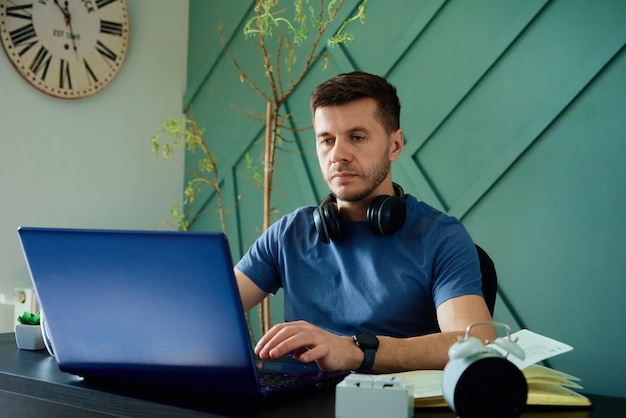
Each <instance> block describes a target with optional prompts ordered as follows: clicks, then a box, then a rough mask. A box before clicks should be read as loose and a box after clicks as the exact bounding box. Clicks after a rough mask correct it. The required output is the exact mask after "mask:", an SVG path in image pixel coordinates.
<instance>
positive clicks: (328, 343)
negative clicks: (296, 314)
mask: <svg viewBox="0 0 626 418" xmlns="http://www.w3.org/2000/svg"><path fill="white" fill-rule="evenodd" d="M437 317H438V321H439V325H440V328H441V331H442V332H441V333H434V334H429V335H424V336H419V337H410V338H392V337H384V336H379V337H378V338H379V340H380V346H379V348H378V351H377V353H376V360H375V362H374V367H373V369H372V370H373V372H374V373H394V372H400V371H407V370H418V369H442V368H443V367H444V366H445V365H446V363H447V362H448V349H449V348H450V346H451V345H452V344H454V343H455V342H456V341H457V337H458V336H462V335H464V334H465V329H466V328H467V326H468V325H470V324H472V323H474V322H480V321H490V320H491V316H490V315H489V311H488V309H487V306H486V304H485V301H484V300H483V298H482V297H480V296H478V295H465V296H459V297H456V298H453V299H449V300H447V301H446V302H444V303H442V304H441V305H440V306H439V308H438V309H437ZM472 331H473V333H472V336H475V337H478V338H479V339H480V340H482V341H484V340H486V339H494V338H495V330H494V329H493V327H490V326H486V327H477V328H475V329H473V330H472ZM255 352H256V353H257V355H259V357H261V358H262V359H275V358H280V357H283V356H285V355H289V354H291V355H293V356H294V357H296V358H298V359H299V360H300V361H303V362H310V361H315V362H317V364H318V366H319V367H320V368H321V369H322V370H326V371H332V370H356V369H358V368H359V366H360V365H361V362H362V361H363V352H362V351H361V349H359V348H358V347H357V346H356V344H355V343H354V342H353V341H352V337H350V336H339V335H335V334H332V333H330V332H328V331H325V330H322V329H320V328H318V327H316V326H314V325H312V324H309V323H308V322H304V321H296V322H289V323H283V324H278V325H276V326H274V327H272V329H270V330H269V331H268V332H267V334H265V335H264V336H263V337H262V338H261V339H260V340H259V343H258V344H257V346H256V347H255Z"/></svg>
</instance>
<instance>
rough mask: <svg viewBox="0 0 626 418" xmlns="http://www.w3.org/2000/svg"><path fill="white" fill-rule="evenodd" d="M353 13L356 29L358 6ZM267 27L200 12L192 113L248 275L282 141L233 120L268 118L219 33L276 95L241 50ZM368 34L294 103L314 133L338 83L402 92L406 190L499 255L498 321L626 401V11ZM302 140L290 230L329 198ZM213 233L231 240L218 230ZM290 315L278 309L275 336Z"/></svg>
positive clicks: (279, 188)
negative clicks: (327, 86)
mask: <svg viewBox="0 0 626 418" xmlns="http://www.w3.org/2000/svg"><path fill="white" fill-rule="evenodd" d="M346 3H347V5H348V6H347V7H345V10H344V11H343V17H345V16H347V15H348V14H350V13H351V12H352V10H351V8H353V7H354V6H355V5H356V3H357V2H356V0H350V1H347V2H346ZM250 13H251V8H250V1H244V0H237V1H228V2H218V1H200V0H191V2H190V18H189V19H190V20H189V54H188V56H189V58H188V88H187V92H186V95H185V103H186V104H190V105H192V107H193V111H194V114H195V116H196V118H197V119H198V122H199V124H200V126H202V127H204V128H206V133H205V135H206V137H207V138H208V139H209V143H210V146H211V149H212V151H213V153H214V154H215V155H216V156H217V158H218V167H219V170H220V174H221V177H222V180H223V182H222V187H223V193H224V196H225V198H226V200H227V206H229V207H232V208H233V210H232V212H230V213H229V215H228V228H229V238H230V241H231V245H232V250H233V256H234V258H235V259H237V258H238V257H239V256H241V254H242V253H243V252H244V251H245V249H246V248H247V247H248V246H249V245H250V243H251V242H252V241H253V240H254V239H255V238H256V237H257V236H258V235H259V233H260V232H261V229H262V192H261V190H260V189H258V188H257V187H256V186H254V185H253V184H252V182H251V181H250V174H249V173H248V172H247V170H246V164H245V155H246V153H248V154H249V155H250V156H252V157H253V158H254V159H258V157H259V156H260V155H261V152H262V144H261V143H260V142H259V138H260V135H262V133H263V129H264V127H263V125H262V124H261V123H259V122H256V121H253V120H251V119H248V118H246V117H244V116H242V115H241V114H239V113H238V112H237V111H235V110H234V109H233V107H236V108H239V109H243V110H247V111H251V112H264V109H265V105H264V103H263V101H262V100H261V99H260V98H259V97H258V96H257V95H256V94H255V93H254V92H253V91H252V90H251V89H250V88H249V86H247V85H246V84H242V83H241V82H240V80H239V75H238V74H237V72H236V71H235V69H234V67H233V65H232V63H231V62H230V61H229V60H228V58H227V57H226V56H225V55H224V53H223V51H222V48H221V46H220V42H219V38H218V32H217V26H218V24H219V22H222V23H223V33H224V37H225V39H226V40H227V43H228V48H229V50H230V51H231V52H232V53H233V55H234V56H235V57H236V58H237V59H238V60H239V61H240V63H241V64H242V66H243V67H244V68H245V69H246V71H248V72H249V73H251V74H254V77H255V80H262V77H263V74H262V66H261V61H260V56H259V54H258V52H257V51H256V49H255V46H254V45H253V43H252V42H250V41H246V40H244V37H243V34H242V32H241V28H242V23H243V22H245V20H246V19H247V17H249V16H250ZM343 17H342V19H343ZM339 21H341V19H339ZM352 31H353V32H354V33H355V34H356V37H357V40H356V42H355V43H354V44H351V45H350V46H348V47H347V48H346V47H343V48H341V49H333V50H329V51H323V52H330V53H331V54H333V56H332V57H331V59H330V61H329V68H328V69H327V70H326V71H323V70H322V68H321V64H319V63H316V64H315V65H314V67H313V68H312V70H311V71H310V73H309V74H308V76H307V78H306V79H305V80H304V82H303V84H302V85H301V86H300V88H299V89H298V90H297V91H296V92H295V94H294V95H293V96H292V98H291V100H289V101H288V102H287V103H286V105H285V106H286V110H288V111H289V112H292V113H293V114H294V116H295V118H296V125H297V126H298V127H307V126H309V125H310V114H309V111H308V97H309V93H310V91H311V89H312V88H313V87H314V86H315V85H316V84H317V83H319V82H321V81H323V80H325V79H327V78H329V77H331V76H332V75H334V74H336V73H339V72H345V71H351V70H354V69H361V70H365V71H369V72H373V73H377V74H381V75H384V76H386V77H388V78H389V79H390V80H391V81H392V82H393V83H394V84H395V85H396V86H397V87H398V89H399V94H400V99H401V101H402V104H403V115H402V120H401V124H402V126H403V128H404V130H405V134H406V147H405V151H404V154H403V156H402V157H401V159H400V160H399V161H398V162H397V163H396V164H395V166H394V169H393V175H394V179H395V180H396V181H397V182H399V183H400V184H402V185H403V186H404V188H405V190H406V191H408V192H409V193H411V194H413V195H415V196H417V197H418V198H420V199H422V200H425V201H427V202H428V203H430V204H432V205H434V206H437V207H439V208H440V209H442V210H444V211H446V212H448V213H450V214H452V215H454V216H456V217H458V218H459V219H461V220H462V221H463V223H464V224H465V225H466V227H467V228H468V230H469V231H470V233H471V234H472V236H473V237H474V239H475V241H476V242H477V243H479V244H480V245H481V246H483V247H484V248H485V249H486V250H487V251H488V252H489V253H490V254H491V256H492V258H493V259H494V260H495V264H496V268H497V270H498V274H499V279H500V283H499V285H500V289H499V291H500V297H499V299H498V302H497V304H496V313H495V318H496V319H498V320H502V321H505V322H507V323H509V324H510V325H511V326H512V327H513V328H516V329H517V328H520V327H527V328H529V329H531V330H533V331H536V332H539V333H541V334H545V335H548V336H551V337H553V338H556V339H558V340H560V341H563V342H566V343H568V344H570V345H572V346H574V351H572V352H571V353H567V354H564V355H562V356H559V357H556V358H555V359H553V360H552V361H551V364H552V365H553V366H555V367H556V368H558V369H560V370H563V371H566V372H569V373H572V374H575V375H577V376H579V377H581V378H582V379H583V385H584V386H585V390H586V391H588V392H590V393H600V394H607V395H614V396H621V397H626V388H625V387H624V385H623V381H624V377H623V375H624V372H626V361H625V360H624V359H623V357H622V355H621V349H620V347H622V346H623V345H624V344H626V325H624V321H623V318H625V317H626V307H625V304H624V302H623V301H624V294H626V280H625V279H626V277H625V276H626V273H625V272H626V260H625V257H624V254H626V243H625V240H624V239H623V237H624V236H626V223H625V222H624V221H623V219H622V218H623V214H624V213H626V193H625V190H626V184H625V183H626V168H625V164H624V163H625V162H626V138H625V136H626V135H625V132H626V117H625V116H626V112H625V109H626V51H625V49H624V44H625V42H626V2H624V1H622V0H603V1H591V0H560V1H559V0H553V1H546V0H525V1H521V0H475V1H463V0H448V1H444V0H418V1H416V0H404V1H402V0H391V1H385V2H380V1H375V0H371V1H370V3H369V4H368V14H367V20H366V23H365V25H364V26H358V25H357V26H353V27H352ZM287 137H288V139H291V140H292V141H291V142H289V143H286V144H285V148H286V149H287V151H288V152H282V153H280V154H279V155H278V161H277V165H276V186H275V191H274V196H273V207H274V208H275V211H276V216H279V215H281V214H284V213H287V212H289V211H290V210H292V209H293V208H295V207H297V206H301V205H306V204H317V203H318V202H319V201H321V199H322V198H323V196H324V195H325V194H326V193H327V189H326V187H325V185H324V184H323V181H322V180H321V178H320V175H319V173H318V164H317V161H316V158H315V152H314V145H313V141H312V134H311V131H305V132H300V133H298V134H293V133H287ZM259 166H260V163H259ZM238 197H241V200H240V201H239V203H237V199H238ZM207 199H208V201H207V205H208V207H212V206H213V205H214V202H213V200H214V199H212V198H211V197H208V198H207ZM196 228H197V229H212V230H215V229H219V224H218V223H217V219H216V218H215V217H212V216H206V217H204V218H203V219H202V220H201V221H200V222H199V223H198V224H197V225H196ZM281 312H282V309H281V297H280V295H278V297H275V298H273V300H272V314H273V319H274V321H279V320H280V316H281Z"/></svg>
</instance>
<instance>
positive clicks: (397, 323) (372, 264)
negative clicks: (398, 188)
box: [236, 196, 482, 337]
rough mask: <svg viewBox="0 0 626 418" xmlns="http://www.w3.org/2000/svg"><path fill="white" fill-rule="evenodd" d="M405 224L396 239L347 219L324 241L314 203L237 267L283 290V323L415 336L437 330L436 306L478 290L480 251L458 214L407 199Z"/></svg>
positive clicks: (266, 236)
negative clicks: (335, 236)
mask: <svg viewBox="0 0 626 418" xmlns="http://www.w3.org/2000/svg"><path fill="white" fill-rule="evenodd" d="M406 207H407V219H406V222H405V224H404V226H403V227H402V228H401V229H400V230H399V231H398V232H396V233H395V234H393V235H391V236H379V235H374V234H373V233H372V232H370V230H369V228H368V225H367V222H344V223H343V224H342V229H343V231H344V238H343V240H342V241H341V242H334V241H331V242H330V244H326V243H324V242H323V241H321V240H320V239H319V236H318V233H317V231H316V229H315V225H314V221H313V211H314V210H315V209H316V208H315V207H314V206H306V207H301V208H299V209H296V210H295V211H294V212H292V213H290V214H287V215H285V216H283V217H282V218H281V219H279V220H278V221H276V222H275V223H274V224H272V225H271V226H270V227H269V228H268V229H267V230H266V231H265V232H264V233H263V234H262V235H261V237H259V239H257V240H256V242H255V243H254V244H253V245H252V247H251V248H250V249H249V250H248V252H247V253H246V254H245V255H244V256H243V258H242V259H241V260H240V261H239V263H237V265H236V268H237V269H238V270H240V271H242V272H243V273H244V274H246V275H247V276H248V277H249V278H250V279H251V280H252V281H253V282H254V283H255V284H256V285H257V286H259V287H260V288H261V289H263V290H264V291H266V292H268V293H276V291H278V289H279V288H281V287H282V288H283V290H284V315H285V318H284V320H285V321H296V320H305V321H308V322H310V323H312V324H314V325H317V326H319V327H321V328H324V329H326V330H329V331H331V332H334V333H337V334H340V335H352V334H354V332H356V331H367V332H371V333H373V334H376V335H388V336H393V337H410V336H416V335H424V334H428V333H433V332H438V331H439V327H438V325H437V319H436V312H435V309H436V307H438V306H439V305H440V304H441V303H443V302H445V301H446V300H448V299H450V298H454V297H457V296H461V295H468V294H476V295H482V292H481V274H480V266H479V262H478V256H477V254H476V249H475V247H474V244H473V242H472V239H471V237H470V236H469V234H468V233H467V231H466V230H465V228H464V227H463V225H462V224H461V223H460V222H459V221H458V220H456V219H455V218H453V217H450V216H448V215H445V214H443V213H442V212H440V211H438V210H436V209H434V208H432V207H431V206H429V205H427V204H425V203H423V202H418V201H417V199H415V198H414V197H412V196H407V200H406Z"/></svg>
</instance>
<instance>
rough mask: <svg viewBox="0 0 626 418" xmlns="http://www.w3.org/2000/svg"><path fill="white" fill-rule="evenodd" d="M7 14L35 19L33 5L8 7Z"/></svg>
mask: <svg viewBox="0 0 626 418" xmlns="http://www.w3.org/2000/svg"><path fill="white" fill-rule="evenodd" d="M7 16H9V17H16V18H18V19H26V20H33V5H32V4H23V5H19V6H11V7H7Z"/></svg>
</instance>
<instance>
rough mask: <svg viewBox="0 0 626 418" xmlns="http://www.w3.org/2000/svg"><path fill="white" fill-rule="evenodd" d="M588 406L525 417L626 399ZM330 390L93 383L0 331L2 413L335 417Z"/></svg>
mask: <svg viewBox="0 0 626 418" xmlns="http://www.w3.org/2000/svg"><path fill="white" fill-rule="evenodd" d="M590 398H591V400H592V402H593V403H594V407H593V409H591V410H530V411H528V412H526V413H525V414H524V415H523V417H524V418H609V417H610V418H615V417H626V399H622V398H611V397H606V396H590ZM334 411H335V395H334V391H333V390H328V391H324V392H319V393H316V394H313V395H306V396H297V397H294V398H292V399H289V400H286V399H281V400H276V401H272V402H250V401H245V400H233V399H223V398H222V399H211V398H202V399H199V397H198V396H193V397H192V396H185V395H181V394H178V395H175V394H168V393H162V392H155V391H141V390H136V389H129V388H126V389H123V388H119V387H103V386H97V387H96V386H92V385H89V384H87V382H84V381H83V380H82V379H81V378H79V377H76V376H73V375H70V374H67V373H63V372H61V371H60V370H59V369H58V367H57V364H56V362H55V360H54V359H53V358H52V357H50V356H48V355H47V353H46V351H45V350H43V351H22V350H18V349H17V346H16V345H15V338H14V335H13V333H8V334H0V415H1V416H3V417H18V416H19V417H25V418H27V417H41V416H55V417H59V416H60V417H84V416H86V415H89V416H95V417H97V416H112V415H115V416H133V417H142V416H145V417H154V416H177V417H191V416H209V417H276V418H280V417H290V418H291V417H296V416H297V417H301V418H306V417H315V418H323V417H334ZM454 416H455V415H454V414H453V413H452V412H451V411H449V410H447V409H445V410H442V409H439V410H416V411H415V417H418V418H453V417H454Z"/></svg>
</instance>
